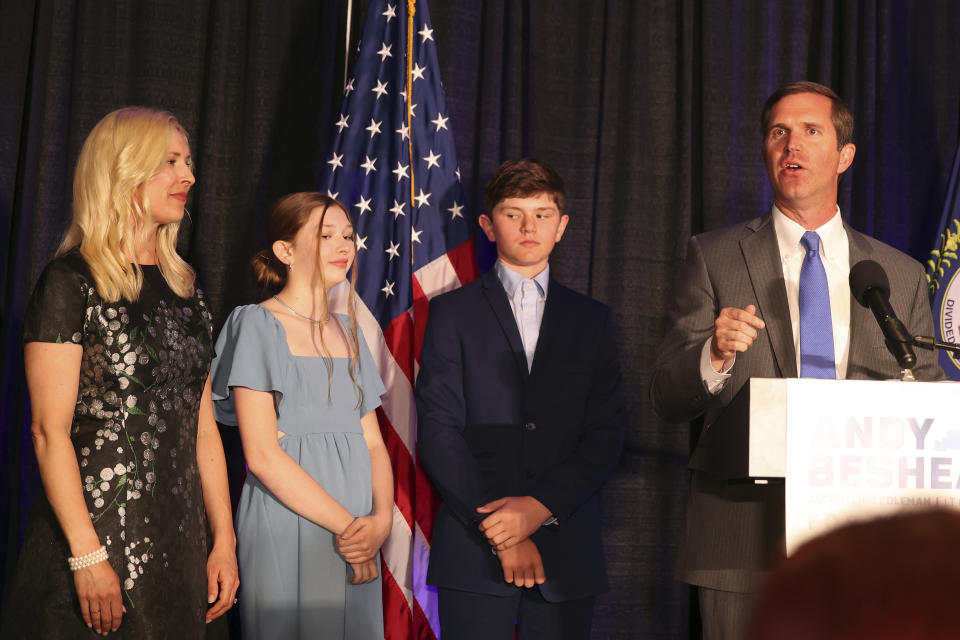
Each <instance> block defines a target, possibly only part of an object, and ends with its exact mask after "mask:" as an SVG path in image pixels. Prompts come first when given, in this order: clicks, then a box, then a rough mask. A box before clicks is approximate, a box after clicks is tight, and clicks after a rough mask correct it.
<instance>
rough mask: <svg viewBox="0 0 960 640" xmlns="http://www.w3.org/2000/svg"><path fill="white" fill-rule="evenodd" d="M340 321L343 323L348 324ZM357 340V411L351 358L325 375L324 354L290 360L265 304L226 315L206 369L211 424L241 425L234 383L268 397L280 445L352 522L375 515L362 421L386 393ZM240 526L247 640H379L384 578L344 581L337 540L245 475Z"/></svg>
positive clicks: (345, 568)
mask: <svg viewBox="0 0 960 640" xmlns="http://www.w3.org/2000/svg"><path fill="white" fill-rule="evenodd" d="M339 321H340V322H341V325H342V326H344V327H346V326H347V320H346V318H345V317H344V316H339ZM359 343H360V352H359V358H358V364H359V371H357V372H355V374H354V377H355V378H356V380H357V382H359V383H360V386H361V388H362V389H363V400H362V404H360V405H359V406H358V400H359V399H360V398H359V394H358V391H357V389H356V387H355V386H354V383H353V381H352V380H351V379H350V373H349V366H350V359H349V358H333V376H332V379H331V378H330V375H329V372H328V370H327V365H326V363H325V361H324V359H323V358H320V357H310V356H294V355H293V354H291V353H290V348H289V346H288V344H287V336H286V332H285V331H284V328H283V325H281V324H280V322H279V321H278V320H277V319H276V318H275V317H274V316H273V314H272V313H271V312H270V311H268V310H267V309H265V308H264V307H262V306H260V305H246V306H241V307H237V308H236V309H234V310H233V312H232V313H231V314H230V317H229V318H227V322H226V324H225V325H224V327H223V330H222V331H221V332H220V336H219V338H218V339H217V344H216V353H217V355H216V357H215V358H214V361H213V370H212V376H213V383H212V384H213V399H214V407H215V410H216V414H217V420H218V421H219V422H222V423H225V424H230V425H236V424H237V416H236V412H235V409H234V404H233V387H237V386H241V387H247V388H250V389H255V390H258V391H272V392H273V394H274V404H275V406H276V410H277V427H278V429H279V430H280V431H283V432H284V433H286V435H285V436H283V437H282V438H280V441H279V442H280V446H281V448H282V449H283V450H284V451H285V452H287V454H289V455H290V457H291V458H293V459H294V460H295V461H296V462H297V463H298V464H299V465H300V466H301V467H303V468H304V469H305V470H306V471H307V473H309V474H310V475H311V476H313V478H314V479H316V481H317V482H318V483H319V484H320V485H321V486H322V487H323V488H324V489H325V490H326V491H327V493H329V494H330V495H331V496H332V497H333V498H334V499H335V500H337V501H338V502H339V503H340V504H342V505H343V506H344V508H346V509H347V511H349V512H350V513H351V514H353V515H354V516H362V515H368V514H369V513H370V511H371V509H372V507H373V491H372V486H371V476H370V454H369V452H368V450H367V444H366V441H365V440H364V438H363V430H362V428H361V426H360V418H361V417H362V416H364V415H365V414H366V413H367V412H369V411H372V410H374V409H376V408H377V407H378V406H380V396H381V395H382V394H383V393H384V392H385V391H386V389H385V388H384V386H383V382H382V381H381V379H380V375H379V373H378V371H377V368H376V366H375V364H374V362H373V358H372V357H371V355H370V351H369V349H368V348H367V344H366V342H365V341H364V339H363V336H362V335H360V336H359ZM328 381H329V386H328ZM328 390H329V392H328ZM236 527H237V558H238V561H239V563H240V581H241V595H240V605H239V606H240V616H241V621H242V624H243V637H244V638H247V639H251V638H263V639H267V638H269V639H271V640H273V639H275V638H276V639H281V638H334V639H338V638H344V639H349V640H370V639H371V638H383V605H382V599H381V582H380V578H377V579H376V580H375V581H374V582H371V583H368V584H363V585H351V584H350V583H349V582H348V578H349V577H351V576H352V575H353V572H352V570H351V569H350V568H349V565H347V563H346V562H345V561H344V560H343V558H342V557H341V556H340V555H339V554H338V553H337V550H336V541H335V539H334V535H333V534H332V533H331V532H330V531H328V530H326V529H324V528H322V527H320V526H318V525H316V524H314V523H313V522H311V521H310V520H306V519H305V518H302V517H300V516H299V515H298V514H296V513H295V512H293V511H291V510H290V509H288V508H287V507H286V506H284V505H283V504H282V503H281V502H280V501H278V500H277V499H276V498H275V497H274V496H273V494H272V493H270V491H269V490H268V489H267V488H266V487H265V486H264V485H263V484H262V483H261V482H260V481H259V480H258V479H257V478H256V477H255V476H254V475H253V474H252V473H249V471H248V473H247V478H246V481H245V482H244V486H243V492H242V494H241V496H240V503H239V505H238V507H237V516H236Z"/></svg>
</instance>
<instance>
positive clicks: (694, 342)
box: [650, 215, 943, 592]
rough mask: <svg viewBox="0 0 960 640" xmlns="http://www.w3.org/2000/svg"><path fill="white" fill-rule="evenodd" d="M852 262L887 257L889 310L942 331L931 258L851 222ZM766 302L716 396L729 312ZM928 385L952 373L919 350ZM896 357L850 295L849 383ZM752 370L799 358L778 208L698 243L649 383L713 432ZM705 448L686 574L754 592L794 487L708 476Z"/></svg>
mask: <svg viewBox="0 0 960 640" xmlns="http://www.w3.org/2000/svg"><path fill="white" fill-rule="evenodd" d="M844 227H845V229H846V232H847V238H848V239H849V242H850V265H851V266H853V265H854V264H856V263H857V262H859V261H861V260H873V261H875V262H877V263H879V264H880V265H881V266H883V268H884V269H885V270H886V272H887V276H888V277H889V279H890V291H891V295H890V305H891V306H892V307H893V310H894V311H895V313H896V314H897V316H898V317H899V318H900V319H901V320H902V321H903V322H904V324H905V325H906V326H907V329H908V330H909V331H910V332H911V333H912V334H913V335H932V334H933V317H932V315H931V312H930V303H929V299H928V297H927V283H926V277H925V275H924V272H923V268H922V267H921V266H920V264H919V263H918V262H917V261H916V260H914V259H913V258H910V257H909V256H907V255H906V254H904V253H901V252H900V251H897V250H896V249H894V248H892V247H890V246H888V245H886V244H883V243H882V242H880V241H878V240H875V239H873V238H871V237H869V236H866V235H864V234H862V233H859V232H857V231H854V230H853V229H852V228H850V227H849V226H847V225H844ZM749 304H753V305H756V307H757V315H758V316H760V317H761V318H762V319H763V320H764V322H765V323H766V329H764V330H762V331H760V335H759V336H758V337H757V339H756V340H755V341H754V343H753V345H752V346H751V348H750V349H749V350H747V351H746V352H745V353H740V354H737V361H736V364H735V365H734V367H733V369H732V370H731V374H732V376H731V378H730V379H729V380H728V381H727V383H726V385H725V386H724V388H723V390H722V391H721V392H720V393H719V394H717V395H716V396H711V395H710V394H709V393H708V392H707V390H706V388H705V386H704V384H703V381H702V380H701V378H700V352H701V349H702V348H703V344H704V342H706V340H707V339H708V338H709V337H710V336H711V335H712V333H713V327H714V320H715V319H716V317H717V315H718V314H719V312H720V309H722V308H724V307H738V308H741V309H742V308H743V307H745V306H747V305H749ZM917 359H918V363H917V366H916V367H915V368H914V375H916V377H917V379H918V380H936V379H941V378H942V377H943V372H942V371H941V369H940V367H939V366H938V365H937V360H936V356H935V355H933V354H932V353H930V352H918V353H917ZM899 374H900V370H899V367H898V365H897V362H896V360H895V359H894V358H893V356H891V355H890V354H889V353H888V351H887V349H886V346H885V345H884V339H883V334H882V333H881V332H880V328H879V326H878V325H877V322H876V320H875V319H874V318H873V316H872V314H871V312H870V310H869V309H865V308H864V307H861V306H860V305H859V304H858V303H857V301H856V300H854V299H853V298H852V296H851V300H850V352H849V358H848V365H847V378H860V379H889V378H897V377H899ZM752 377H760V378H795V377H797V358H796V352H795V349H794V344H793V329H792V326H791V323H790V310H789V307H788V305H787V294H786V288H785V286H784V281H783V270H782V267H781V260H780V250H779V247H778V245H777V238H776V233H775V232H774V226H773V223H772V219H771V217H770V216H769V215H766V216H763V217H760V218H756V219H754V220H751V221H749V222H746V223H742V224H737V225H734V226H732V227H728V228H726V229H721V230H718V231H712V232H708V233H704V234H701V235H698V236H694V237H692V238H691V239H690V242H689V245H688V248H687V260H686V263H685V264H684V267H683V269H682V271H681V273H680V277H679V280H678V284H677V288H676V297H675V303H674V308H673V309H672V313H671V316H670V325H669V327H668V330H667V333H666V335H665V336H664V338H663V341H662V342H661V346H660V349H659V351H658V354H657V358H656V362H655V365H654V371H653V378H652V382H651V387H650V395H651V399H652V401H653V403H654V407H655V409H656V411H657V413H658V414H659V415H660V416H661V417H663V418H664V419H666V420H668V421H670V422H685V421H689V420H693V419H695V418H697V417H700V416H703V418H704V430H706V429H707V428H709V426H710V424H712V423H713V422H714V421H715V420H716V418H717V416H718V415H719V414H720V412H721V411H722V410H723V409H724V407H726V406H727V405H728V404H729V403H730V401H731V400H732V399H733V397H734V396H735V395H736V394H737V392H738V391H739V390H740V388H741V387H742V386H743V384H744V383H745V382H746V381H747V380H748V379H750V378H752ZM704 458H705V455H704V451H703V450H702V449H701V447H700V446H699V443H698V446H696V447H695V448H694V451H693V454H692V456H691V460H690V468H691V469H692V470H693V475H692V481H691V488H690V499H689V503H688V505H687V523H686V528H685V531H684V534H683V539H682V541H681V544H680V561H679V566H678V573H679V577H680V578H681V579H682V580H684V581H685V582H689V583H691V584H697V585H702V586H706V587H711V588H714V589H723V590H726V591H738V592H749V591H752V590H753V588H754V586H755V584H756V581H757V579H758V578H759V577H760V574H761V573H762V571H763V570H764V569H765V568H766V567H768V566H769V564H770V563H771V561H773V560H775V559H776V558H777V557H778V556H779V555H781V554H782V553H783V537H784V532H783V518H784V512H783V486H782V485H766V486H763V485H752V484H749V485H748V484H731V483H727V482H724V481H721V480H719V479H717V478H713V477H711V476H710V475H709V474H707V473H706V472H705V471H704V467H703V460H704Z"/></svg>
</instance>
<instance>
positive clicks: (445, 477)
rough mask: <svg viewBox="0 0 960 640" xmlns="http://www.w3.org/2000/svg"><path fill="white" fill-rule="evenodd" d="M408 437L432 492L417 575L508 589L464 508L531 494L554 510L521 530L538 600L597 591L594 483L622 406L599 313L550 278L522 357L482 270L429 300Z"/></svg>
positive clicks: (445, 583)
mask: <svg viewBox="0 0 960 640" xmlns="http://www.w3.org/2000/svg"><path fill="white" fill-rule="evenodd" d="M416 396H417V414H418V417H417V421H418V435H417V440H418V442H417V447H418V451H419V455H420V460H421V462H422V463H423V465H424V467H425V469H426V471H427V473H428V475H429V476H430V478H431V480H432V481H433V483H434V485H435V486H436V487H437V489H438V490H439V492H440V494H441V496H442V497H443V504H442V506H441V508H440V511H439V513H438V515H437V519H436V522H435V524H434V529H433V536H432V540H431V550H430V566H429V569H428V572H427V582H428V583H429V584H432V585H436V586H439V587H447V588H452V589H459V590H463V591H470V592H474V593H485V594H491V595H510V594H511V593H514V592H516V589H517V587H515V586H513V585H509V584H507V583H505V582H504V580H503V572H502V570H501V568H500V562H499V560H498V559H497V557H496V556H495V555H494V554H493V552H492V549H491V547H490V545H489V544H488V542H487V541H486V538H485V537H484V536H483V534H482V533H481V532H480V531H479V530H478V528H477V525H478V524H479V522H480V521H481V520H482V519H483V518H484V517H486V516H485V515H484V514H479V513H477V512H476V509H477V507H479V506H481V505H483V504H486V503H487V502H490V501H491V500H495V499H497V498H502V497H504V496H525V495H529V496H533V497H535V498H537V499H538V500H539V501H540V502H542V503H543V504H544V505H545V506H546V507H547V508H548V509H549V510H550V511H551V512H552V513H553V515H554V516H555V517H556V518H557V524H556V525H549V526H543V527H540V528H539V529H538V530H537V531H536V532H534V533H533V535H532V536H531V539H532V540H533V542H534V543H535V544H536V545H537V548H538V549H539V551H540V555H541V558H542V560H543V565H544V572H545V574H546V582H545V583H544V584H543V585H541V587H540V590H541V593H542V594H543V596H544V598H546V599H547V600H549V601H554V602H556V601H564V600H571V599H575V598H581V597H586V596H590V595H595V594H597V593H601V592H603V591H604V590H605V589H606V585H607V581H606V571H605V569H604V561H603V552H602V550H601V545H600V503H599V490H600V486H601V485H602V484H603V482H604V481H605V480H606V479H607V478H608V477H609V476H610V475H611V473H612V472H613V470H614V469H615V467H616V465H617V462H618V460H619V458H620V453H621V450H622V448H623V439H624V433H625V426H626V420H625V415H626V411H625V406H624V400H623V392H622V382H621V376H620V365H619V361H618V358H617V351H616V344H615V341H614V335H613V328H612V322H611V316H610V310H609V309H608V308H607V307H606V306H605V305H602V304H600V303H599V302H596V301H594V300H592V299H590V298H588V297H586V296H583V295H581V294H579V293H576V292H574V291H572V290H570V289H568V288H566V287H564V286H562V285H560V284H559V283H557V282H556V281H554V280H551V281H550V284H549V288H548V290H547V299H546V304H545V306H544V311H543V319H542V323H541V326H540V335H539V338H538V341H537V348H536V351H535V353H534V360H533V366H532V369H531V371H530V372H529V373H528V372H527V361H526V358H525V356H524V351H523V345H522V343H521V341H520V332H519V330H518V329H517V324H516V320H515V319H514V317H513V313H512V311H511V309H510V303H509V301H508V299H507V295H506V293H505V291H504V289H503V286H502V285H501V283H500V280H499V278H498V277H497V275H496V273H495V272H494V271H493V270H491V271H489V272H488V273H487V274H486V275H484V276H483V277H482V278H480V279H478V280H475V281H473V282H471V283H469V284H467V285H465V286H463V287H460V288H459V289H456V290H454V291H451V292H449V293H446V294H444V295H441V296H438V297H436V298H434V299H433V300H432V301H431V303H430V318H429V320H428V322H427V329H426V334H425V336H424V342H423V350H422V352H421V366H420V373H419V377H418V379H417V389H416Z"/></svg>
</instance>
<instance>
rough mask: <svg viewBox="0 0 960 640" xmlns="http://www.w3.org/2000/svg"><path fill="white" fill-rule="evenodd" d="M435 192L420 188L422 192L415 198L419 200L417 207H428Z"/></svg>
mask: <svg viewBox="0 0 960 640" xmlns="http://www.w3.org/2000/svg"><path fill="white" fill-rule="evenodd" d="M431 195H433V194H430V193H424V192H423V189H420V192H419V193H418V194H417V197H416V198H414V200H416V201H417V207H418V208H419V207H426V206H428V205H429V204H430V196H431Z"/></svg>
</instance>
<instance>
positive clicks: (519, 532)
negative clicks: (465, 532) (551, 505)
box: [477, 496, 551, 588]
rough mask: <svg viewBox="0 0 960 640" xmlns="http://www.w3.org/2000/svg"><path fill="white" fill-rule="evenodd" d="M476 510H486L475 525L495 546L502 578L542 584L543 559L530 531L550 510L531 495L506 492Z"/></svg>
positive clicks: (524, 584)
mask: <svg viewBox="0 0 960 640" xmlns="http://www.w3.org/2000/svg"><path fill="white" fill-rule="evenodd" d="M477 511H478V512H479V513H489V514H490V515H489V516H487V517H486V518H484V519H483V520H482V521H481V522H480V525H479V529H480V531H481V532H482V533H483V534H484V535H485V536H486V537H487V542H489V543H490V546H492V547H493V548H494V549H496V550H497V557H498V558H499V559H500V567H501V568H502V569H503V579H504V580H505V581H506V582H510V583H513V584H515V585H516V586H518V587H525V588H530V587H532V586H534V584H543V583H544V582H545V581H546V575H545V574H544V570H543V561H542V559H541V558H540V551H539V550H538V549H537V545H536V544H534V542H533V540H530V535H531V534H533V532H534V531H536V530H537V529H539V528H540V527H541V526H542V525H543V523H544V522H545V521H546V520H547V519H548V518H549V517H550V515H551V514H550V510H549V509H547V508H546V507H545V506H544V505H543V503H541V502H540V501H539V500H537V499H536V498H533V497H531V496H507V497H504V498H499V499H497V500H494V501H493V502H488V503H487V504H485V505H482V506H480V507H478V508H477Z"/></svg>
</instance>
